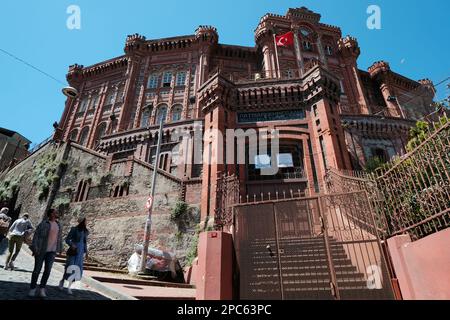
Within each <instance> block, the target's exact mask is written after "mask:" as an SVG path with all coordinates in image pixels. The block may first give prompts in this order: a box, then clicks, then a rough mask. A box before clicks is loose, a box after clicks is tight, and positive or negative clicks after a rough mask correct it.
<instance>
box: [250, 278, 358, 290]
mask: <svg viewBox="0 0 450 320" xmlns="http://www.w3.org/2000/svg"><path fill="white" fill-rule="evenodd" d="M337 283H338V287H339V289H340V290H341V289H342V290H345V289H367V282H366V281H364V280H358V279H339V280H338V281H337ZM259 286H273V287H279V281H278V277H277V276H276V275H274V276H273V277H266V278H264V279H255V280H251V281H250V287H252V288H256V287H259ZM283 287H284V288H285V289H287V288H290V289H292V288H303V289H312V288H316V289H317V288H322V289H327V288H330V279H329V278H328V279H284V278H283Z"/></svg>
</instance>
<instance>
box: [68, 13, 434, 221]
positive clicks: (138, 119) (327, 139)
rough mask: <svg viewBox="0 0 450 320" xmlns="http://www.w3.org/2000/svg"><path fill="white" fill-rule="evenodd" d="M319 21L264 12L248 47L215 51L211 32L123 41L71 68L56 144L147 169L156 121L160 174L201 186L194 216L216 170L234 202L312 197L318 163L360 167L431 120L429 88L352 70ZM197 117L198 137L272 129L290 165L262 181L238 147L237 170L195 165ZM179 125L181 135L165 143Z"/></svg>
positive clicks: (345, 41) (334, 35) (344, 45)
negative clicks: (226, 176) (236, 192)
mask: <svg viewBox="0 0 450 320" xmlns="http://www.w3.org/2000/svg"><path fill="white" fill-rule="evenodd" d="M320 19H321V16H320V15H319V14H317V13H314V12H312V11H310V10H308V9H307V8H296V9H289V10H288V11H287V13H286V14H285V15H275V14H267V15H265V16H264V17H262V18H261V20H260V21H259V23H258V25H257V28H256V30H255V35H254V36H255V46H254V47H242V46H233V45H225V44H221V43H220V42H219V34H218V32H217V30H216V29H215V28H213V27H209V26H200V27H199V28H198V29H197V30H196V31H195V34H193V35H189V36H180V37H173V38H165V39H157V40H147V39H146V38H145V37H144V36H141V35H138V34H135V35H131V36H128V38H127V40H126V43H125V49H124V51H125V54H124V55H122V56H120V57H117V58H113V59H111V60H108V61H105V62H101V63H98V64H96V65H93V66H89V67H83V66H81V65H77V64H75V65H73V66H70V68H69V73H68V75H67V79H68V81H69V83H70V85H71V86H73V87H75V88H76V89H78V91H79V95H78V97H77V98H76V99H71V98H69V99H68V100H67V102H66V107H65V110H64V113H63V115H62V118H61V121H60V133H61V134H62V138H63V139H64V140H67V139H71V140H72V141H74V142H77V143H78V144H80V145H83V146H85V147H87V148H91V149H95V150H97V151H99V152H101V153H104V154H106V155H108V157H109V158H110V160H111V161H114V160H116V159H123V158H129V157H134V158H135V159H139V160H142V161H145V162H150V163H152V162H153V161H154V154H155V149H156V148H155V144H156V139H155V138H156V132H157V127H158V123H159V121H162V120H163V121H164V122H165V125H164V130H165V135H164V143H163V148H162V154H161V158H160V165H159V166H160V168H161V169H163V170H165V171H167V173H169V174H171V175H174V176H176V177H178V178H181V179H185V180H189V179H192V178H196V177H202V178H203V183H204V187H203V191H202V195H201V196H202V199H204V200H206V199H210V201H202V202H203V208H202V211H203V216H206V215H209V212H212V210H213V209H214V207H215V204H214V197H212V195H214V194H215V193H216V190H215V185H216V183H215V180H216V177H217V174H218V173H219V172H224V171H227V172H228V173H237V174H238V176H239V179H240V182H241V190H240V192H241V194H242V195H245V194H260V193H268V192H272V194H274V193H275V192H276V191H275V189H277V190H278V191H280V192H282V191H283V190H284V191H286V190H287V189H293V190H299V189H300V190H301V191H305V190H308V191H309V192H312V193H314V192H320V188H321V186H322V184H323V182H322V180H323V175H324V172H325V170H326V168H327V167H335V168H341V169H352V168H355V169H358V168H361V167H363V166H364V165H365V163H366V161H367V160H368V159H370V158H371V157H374V156H377V157H380V158H383V159H384V160H387V159H389V158H391V157H392V156H394V155H395V154H401V153H403V152H404V150H405V144H406V139H407V133H408V129H409V127H410V126H411V125H412V124H413V123H414V120H416V119H419V118H421V117H422V116H423V115H426V114H429V113H430V112H432V110H431V109H430V108H431V107H430V103H431V102H432V99H433V97H434V88H433V84H432V83H431V82H430V81H429V80H420V81H414V80H411V79H408V78H406V77H404V76H402V75H399V74H397V73H395V72H394V71H392V70H391V69H390V67H389V64H388V63H387V62H383V61H381V62H376V63H374V64H373V65H372V66H371V67H370V68H369V70H368V71H363V70H360V69H359V68H358V65H357V59H358V56H359V54H360V48H359V46H358V42H357V40H356V39H355V38H352V37H350V36H347V37H343V36H342V33H341V30H340V29H339V28H338V27H335V26H330V25H327V24H324V23H322V22H321V21H320ZM289 31H292V32H293V34H294V43H293V45H292V46H288V47H278V48H276V46H275V42H274V34H277V35H280V34H285V33H287V32H289ZM196 121H201V123H202V129H201V130H204V129H205V128H206V129H211V128H212V129H219V130H221V131H225V130H226V129H244V130H247V129H249V128H253V129H258V128H268V129H278V130H279V135H280V153H283V154H290V155H291V157H292V159H291V160H290V161H289V162H291V163H289V164H288V165H287V167H285V168H282V169H280V171H279V173H278V174H277V175H274V176H272V177H269V178H267V179H264V178H262V177H261V176H260V174H259V173H260V172H259V169H257V168H256V167H255V165H252V164H250V163H249V162H251V161H249V159H248V154H249V152H248V150H249V147H248V146H247V148H246V150H247V153H246V155H247V159H246V164H244V165H240V166H237V165H231V164H224V163H226V162H225V161H218V162H219V163H217V164H213V165H209V164H204V165H203V166H202V164H201V163H200V162H199V161H193V160H194V158H195V157H194V151H195V150H196V149H198V148H199V146H198V144H197V145H196V146H194V144H193V140H194V139H193V136H194V129H195V122H196ZM180 128H181V129H184V130H187V131H189V132H191V137H188V138H189V139H184V140H183V141H182V142H180V141H181V139H178V138H174V137H173V136H172V134H173V132H174V130H175V129H180ZM204 144H205V155H206V154H207V153H206V152H208V149H207V148H206V147H207V145H206V142H205V143H204ZM225 145H226V143H224V146H225ZM218 147H219V146H214V148H218ZM225 148H226V147H225ZM250 148H251V146H250ZM214 151H215V150H214ZM209 152H212V151H211V150H210V151H209ZM175 156H176V157H177V158H178V160H179V161H174V157H175ZM288 158H289V157H288ZM208 204H209V205H208Z"/></svg>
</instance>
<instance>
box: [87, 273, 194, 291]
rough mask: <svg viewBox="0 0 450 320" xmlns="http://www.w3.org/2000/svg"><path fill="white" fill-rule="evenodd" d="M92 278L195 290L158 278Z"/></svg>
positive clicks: (186, 285) (191, 287)
mask: <svg viewBox="0 0 450 320" xmlns="http://www.w3.org/2000/svg"><path fill="white" fill-rule="evenodd" d="M92 278H93V279H95V280H97V281H100V282H104V283H121V284H131V285H140V286H154V287H167V288H182V289H193V288H195V286H193V285H191V284H185V283H174V282H165V281H158V280H156V277H145V278H142V277H137V278H135V279H129V278H111V277H102V276H101V275H98V276H93V277H92Z"/></svg>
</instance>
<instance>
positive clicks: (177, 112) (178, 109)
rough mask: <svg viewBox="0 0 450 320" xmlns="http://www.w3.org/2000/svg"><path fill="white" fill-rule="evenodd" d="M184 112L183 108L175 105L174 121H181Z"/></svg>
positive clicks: (173, 111) (173, 110) (173, 109)
mask: <svg viewBox="0 0 450 320" xmlns="http://www.w3.org/2000/svg"><path fill="white" fill-rule="evenodd" d="M182 111H183V107H182V106H181V105H175V106H173V108H172V121H179V120H181V112H182Z"/></svg>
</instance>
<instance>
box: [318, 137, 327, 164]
mask: <svg viewBox="0 0 450 320" xmlns="http://www.w3.org/2000/svg"><path fill="white" fill-rule="evenodd" d="M319 142H320V151H321V153H322V159H323V164H324V166H325V169H328V162H327V155H326V153H325V152H326V147H325V141H324V140H323V136H320V137H319Z"/></svg>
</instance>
